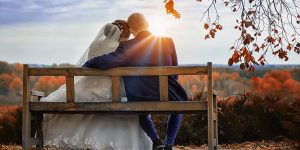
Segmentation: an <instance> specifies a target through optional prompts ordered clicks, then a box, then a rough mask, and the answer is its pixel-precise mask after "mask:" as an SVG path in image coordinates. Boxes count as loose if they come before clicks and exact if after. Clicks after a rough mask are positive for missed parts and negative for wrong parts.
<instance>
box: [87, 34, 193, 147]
mask: <svg viewBox="0 0 300 150" xmlns="http://www.w3.org/2000/svg"><path fill="white" fill-rule="evenodd" d="M177 65H178V63H177V55H176V50H175V46H174V43H173V40H172V39H171V38H164V37H157V36H153V35H152V34H151V33H150V32H148V31H143V32H140V33H139V34H138V35H137V36H136V37H135V38H134V39H131V40H128V41H125V42H121V43H120V45H119V46H118V48H117V49H116V51H115V52H112V53H109V54H107V55H102V56H98V57H95V58H93V59H91V60H89V61H87V62H86V63H85V64H84V65H83V67H89V68H100V69H108V68H113V67H150V66H152V67H153V66H177ZM137 71H138V70H137ZM177 78H178V77H177V75H174V76H169V77H168V83H169V91H168V92H169V100H171V101H185V100H187V94H186V92H185V90H184V89H183V88H182V86H181V85H180V84H179V83H178V82H177ZM123 81H124V85H125V91H126V97H127V99H128V101H153V100H159V95H160V94H159V78H158V77H154V76H129V77H123ZM181 117H182V115H181V114H177V115H170V116H169V119H168V129H167V136H166V144H170V145H172V144H173V143H174V140H175V137H176V134H177V131H178V129H179V126H180V121H181ZM140 124H141V126H142V128H143V129H144V131H145V132H146V133H147V135H148V136H149V137H150V138H151V139H152V140H154V139H156V138H158V135H157V133H156V130H155V128H154V125H153V122H152V120H151V117H150V115H146V116H145V115H144V116H140Z"/></svg>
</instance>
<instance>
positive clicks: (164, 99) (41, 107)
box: [22, 62, 218, 150]
mask: <svg viewBox="0 0 300 150" xmlns="http://www.w3.org/2000/svg"><path fill="white" fill-rule="evenodd" d="M169 75H207V76H208V81H207V82H208V83H207V100H206V101H184V102H182V101H180V102H174V101H172V102H171V101H168V76H169ZM31 76H65V77H66V99H67V101H66V102H39V99H40V98H41V97H44V96H45V95H44V93H43V92H36V91H30V89H29V87H30V86H29V83H30V77H31ZM74 76H111V77H112V102H98V103H97V102H74V97H75V91H74ZM122 76H159V86H160V88H159V90H160V101H153V102H121V96H120V79H121V77H122ZM34 97H35V99H36V100H35V101H34V100H33V98H34ZM203 111H207V113H208V115H207V116H208V148H209V150H213V149H217V145H218V134H217V133H218V132H217V128H218V125H217V100H216V94H215V93H214V91H213V89H212V63H211V62H208V63H207V66H180V67H173V66H172V67H143V68H142V67H138V68H137V67H122V68H113V69H109V70H99V69H89V68H37V67H29V66H28V65H26V64H25V65H24V68H23V123H22V146H23V149H25V150H28V149H30V148H31V146H32V145H36V147H37V148H41V147H42V146H43V132H42V125H41V123H42V120H43V114H44V113H71V114H76V113H77V114H78V113H104V114H141V113H172V112H180V113H197V112H203ZM33 127H34V128H33Z"/></svg>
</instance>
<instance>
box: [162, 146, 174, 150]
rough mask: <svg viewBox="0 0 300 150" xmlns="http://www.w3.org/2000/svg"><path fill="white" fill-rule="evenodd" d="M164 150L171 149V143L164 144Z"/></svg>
mask: <svg viewBox="0 0 300 150" xmlns="http://www.w3.org/2000/svg"><path fill="white" fill-rule="evenodd" d="M164 150H173V149H172V145H166V146H165V148H164Z"/></svg>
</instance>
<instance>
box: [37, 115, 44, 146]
mask: <svg viewBox="0 0 300 150" xmlns="http://www.w3.org/2000/svg"><path fill="white" fill-rule="evenodd" d="M37 117H38V120H37V138H38V149H42V148H43V145H44V144H43V129H42V122H43V114H42V113H41V114H38V116H37Z"/></svg>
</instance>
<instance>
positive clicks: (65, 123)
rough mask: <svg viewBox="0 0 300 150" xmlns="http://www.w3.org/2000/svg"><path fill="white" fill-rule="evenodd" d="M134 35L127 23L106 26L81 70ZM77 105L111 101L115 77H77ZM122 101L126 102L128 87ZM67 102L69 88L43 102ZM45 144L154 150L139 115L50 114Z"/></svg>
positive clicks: (45, 122) (105, 149)
mask: <svg viewBox="0 0 300 150" xmlns="http://www.w3.org/2000/svg"><path fill="white" fill-rule="evenodd" d="M129 35H130V32H129V27H128V25H127V22H126V21H123V20H116V21H114V22H113V23H108V24H106V25H104V26H103V27H102V29H101V30H100V32H99V33H98V35H97V36H96V38H95V39H94V41H93V42H92V43H91V45H90V46H89V48H88V49H87V50H86V51H85V53H84V54H83V55H82V56H81V58H80V60H79V61H78V62H77V66H78V67H81V66H82V65H83V64H84V63H85V62H86V61H88V60H90V59H91V58H94V57H96V56H100V55H104V54H108V53H110V52H113V51H114V50H115V49H116V48H117V47H118V45H119V42H122V41H126V40H128V38H129ZM74 84H75V102H107V101H111V87H112V83H111V78H110V77H106V76H95V77H82V76H80V77H75V80H74ZM121 88H122V101H123V102H124V101H126V97H125V92H124V87H121ZM41 101H47V102H65V101H66V87H65V85H62V86H61V87H60V88H59V89H58V90H56V91H54V92H52V93H51V94H49V95H48V96H47V97H45V98H43V99H41ZM43 133H44V137H43V138H44V145H45V146H46V147H53V148H59V149H100V150H108V149H109V150H125V149H126V150H150V149H152V142H151V140H150V138H149V137H148V136H147V135H146V134H145V133H144V131H143V130H142V128H141V127H140V126H139V120H138V116H135V115H126V116H121V115H119V116H116V115H99V114H90V115H87V114H53V115H50V114H47V115H45V116H44V120H43Z"/></svg>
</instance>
